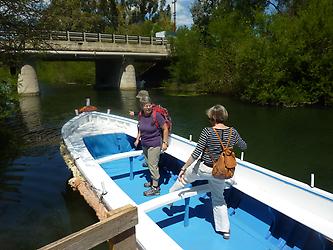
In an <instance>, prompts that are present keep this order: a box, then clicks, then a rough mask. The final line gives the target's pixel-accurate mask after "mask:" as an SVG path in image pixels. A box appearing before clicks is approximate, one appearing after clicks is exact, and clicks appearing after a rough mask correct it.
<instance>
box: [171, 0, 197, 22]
mask: <svg viewBox="0 0 333 250" xmlns="http://www.w3.org/2000/svg"><path fill="white" fill-rule="evenodd" d="M172 1H173V0H167V1H166V2H167V4H170V6H171V10H172V13H173V4H172ZM193 2H194V0H177V5H176V24H177V27H179V26H183V25H186V26H188V27H190V26H191V25H192V24H193V21H192V15H191V12H190V6H191V5H192V3H193Z"/></svg>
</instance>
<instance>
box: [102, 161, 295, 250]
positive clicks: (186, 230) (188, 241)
mask: <svg viewBox="0 0 333 250" xmlns="http://www.w3.org/2000/svg"><path fill="white" fill-rule="evenodd" d="M142 163H143V157H142V156H139V157H135V158H134V161H133V166H134V168H133V169H134V178H133V180H130V174H129V164H130V162H129V159H128V158H127V159H121V160H116V161H112V162H109V163H103V164H101V166H102V167H103V169H104V170H105V171H106V172H107V173H108V175H109V176H110V177H111V178H112V179H113V180H114V181H115V182H116V183H117V185H119V186H120V187H121V189H122V190H124V191H125V192H126V193H127V195H128V196H129V197H131V199H132V200H134V202H135V203H136V204H138V205H139V206H140V204H144V203H145V202H148V201H150V200H151V199H155V198H156V197H159V196H150V197H146V196H144V195H143V192H144V191H145V190H147V189H146V188H144V186H143V185H144V183H145V182H147V180H148V179H149V175H150V174H149V170H148V168H145V167H143V166H142ZM160 172H161V180H163V182H162V183H161V186H160V187H161V194H160V196H162V195H164V194H167V193H168V190H169V188H170V187H171V186H172V184H173V183H174V181H175V179H176V178H177V176H174V175H172V174H171V173H170V172H169V171H167V170H166V169H161V170H160ZM228 211H229V215H230V216H229V218H230V224H231V238H230V239H229V240H225V239H223V237H222V235H220V234H218V233H216V231H215V230H214V220H213V214H212V205H211V201H210V198H209V194H201V195H197V196H194V197H191V198H190V209H189V225H188V226H185V225H184V213H185V202H184V200H179V201H177V202H175V203H174V204H173V206H172V207H169V206H162V207H160V208H157V209H155V210H153V211H150V212H148V215H149V216H150V217H151V218H152V219H153V220H154V221H155V222H156V223H157V224H158V225H159V226H160V227H161V228H162V229H163V230H164V231H165V232H166V233H167V234H168V235H169V236H170V237H171V238H173V239H174V240H175V241H176V242H177V243H178V244H179V245H180V246H181V247H182V248H183V249H191V250H192V249H203V247H205V248H207V247H209V249H298V248H297V247H289V246H287V245H285V242H284V240H281V239H280V240H279V239H276V238H274V237H273V236H271V235H270V233H269V225H267V224H266V223H264V222H263V221H261V220H259V219H257V218H255V217H254V216H253V215H251V214H249V213H247V212H245V211H243V210H242V209H240V208H237V209H233V208H228ZM152 240H153V239H152ZM156 242H157V243H156V244H157V246H156V248H158V247H159V246H158V240H156Z"/></svg>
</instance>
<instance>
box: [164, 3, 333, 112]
mask: <svg viewBox="0 0 333 250" xmlns="http://www.w3.org/2000/svg"><path fill="white" fill-rule="evenodd" d="M197 2H202V3H201V4H203V1H197ZM245 2H247V1H245ZM245 2H244V1H242V0H236V1H231V0H230V1H229V0H225V1H219V2H218V3H217V2H214V1H207V2H205V4H206V7H207V5H209V4H215V5H214V6H215V7H214V8H206V9H204V11H202V10H201V12H200V11H197V12H196V15H199V16H194V20H196V22H195V23H194V27H193V28H192V30H189V31H187V33H189V34H191V32H194V31H195V30H199V32H200V33H199V34H198V32H196V33H197V37H196V38H195V39H187V40H185V39H184V38H183V37H179V35H178V37H177V40H179V42H178V43H177V42H176V43H175V46H176V47H175V49H174V51H175V52H176V53H175V55H177V57H178V58H179V57H184V56H188V58H195V60H196V62H195V63H192V64H191V65H193V66H195V67H194V68H191V72H189V70H188V68H186V67H184V65H186V64H185V63H184V62H186V60H187V59H178V60H177V61H176V62H175V64H174V65H172V66H171V67H170V69H171V70H172V75H174V76H176V77H174V78H175V80H176V79H178V81H179V82H182V80H180V79H182V78H181V77H183V75H187V74H188V75H189V76H190V79H191V81H192V82H193V81H196V82H200V83H201V85H202V86H204V87H205V89H206V90H207V91H209V92H213V93H223V94H233V95H237V96H239V97H241V98H242V99H245V100H248V101H250V102H255V103H260V104H273V105H284V106H297V105H303V104H314V103H322V104H326V105H332V104H333V15H332V13H333V2H332V1H331V0H309V1H288V0H280V1H277V5H276V6H274V8H275V9H276V10H277V11H276V12H274V11H273V12H271V13H267V12H266V11H264V10H265V6H267V5H268V4H269V3H268V1H255V4H251V5H249V4H246V3H245ZM242 3H243V4H242ZM200 6H201V7H205V5H200ZM208 7H209V6H208ZM207 10H209V11H210V12H205V11H207ZM193 13H194V12H193V11H192V14H193ZM203 13H204V14H203ZM205 17H206V19H205ZM207 17H209V18H207ZM200 20H201V22H199V21H200ZM181 41H182V42H181ZM186 43H187V45H189V44H190V47H191V48H194V49H189V48H187V47H186ZM197 43H199V44H197ZM177 46H179V48H177ZM198 49H200V52H199V51H198ZM180 62H183V63H180Z"/></svg>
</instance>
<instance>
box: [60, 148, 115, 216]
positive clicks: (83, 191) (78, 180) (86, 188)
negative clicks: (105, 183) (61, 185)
mask: <svg viewBox="0 0 333 250" xmlns="http://www.w3.org/2000/svg"><path fill="white" fill-rule="evenodd" d="M60 153H61V155H62V157H63V158H64V161H65V163H66V165H67V166H68V168H69V169H70V170H71V171H72V174H73V178H71V179H69V180H68V184H69V185H70V186H71V187H72V189H73V190H77V191H79V193H80V195H81V196H83V198H84V199H85V201H86V202H87V203H88V205H89V206H90V207H92V208H93V209H94V210H95V212H96V215H97V217H98V219H99V220H103V219H106V218H107V217H109V214H110V213H109V211H108V209H107V208H106V207H105V206H104V204H103V203H102V195H98V194H97V192H94V190H95V191H98V190H97V189H96V188H94V187H92V186H91V185H90V184H89V183H88V182H87V181H86V180H85V178H84V177H83V176H82V175H81V173H80V171H79V170H78V168H77V167H76V165H75V161H74V159H73V158H72V156H71V155H70V153H69V152H68V150H67V147H66V145H65V144H64V142H61V143H60Z"/></svg>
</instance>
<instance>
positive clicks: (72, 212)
mask: <svg viewBox="0 0 333 250" xmlns="http://www.w3.org/2000/svg"><path fill="white" fill-rule="evenodd" d="M150 93H151V97H152V100H153V101H154V102H155V103H159V104H162V105H163V106H165V107H167V108H168V110H169V112H170V113H171V115H172V119H173V124H174V125H173V132H174V133H176V134H178V135H181V136H183V137H187V138H188V137H189V136H190V135H193V140H197V139H198V136H199V133H200V131H201V129H202V128H203V127H205V126H208V125H209V123H208V120H207V117H206V115H205V110H206V109H207V108H209V107H211V106H212V105H214V104H217V103H220V104H223V105H224V106H225V107H226V108H227V110H228V111H229V121H228V124H229V125H231V126H234V127H235V128H237V130H238V131H239V133H240V134H241V136H242V137H243V139H244V140H246V142H247V143H248V150H247V151H246V152H245V157H244V159H245V160H247V161H249V162H252V163H256V164H258V165H260V166H262V167H265V168H268V169H271V170H274V171H276V172H278V173H280V174H283V175H286V176H289V177H292V178H295V179H297V180H300V181H303V182H305V183H310V174H311V173H314V174H315V186H316V187H319V188H321V189H324V190H326V191H330V192H333V166H332V165H333V164H332V161H331V154H332V149H333V141H332V139H333V127H332V124H333V109H330V108H320V107H302V108H293V109H286V108H278V107H262V106H257V105H251V104H248V103H242V102H240V101H238V100H233V99H230V98H226V97H221V96H182V95H179V94H178V93H166V92H164V91H163V90H151V91H150ZM135 95H136V91H120V90H100V91H96V90H94V89H93V88H92V87H91V86H82V85H75V84H71V85H50V84H42V85H41V96H39V97H25V98H21V100H20V103H21V112H20V114H19V117H20V119H17V120H15V121H14V122H12V123H11V124H10V126H11V127H12V128H14V130H15V133H16V135H17V137H19V138H20V140H19V142H20V143H19V144H20V145H18V148H20V150H19V151H18V152H19V153H18V154H17V156H16V157H15V158H14V159H11V160H7V161H4V160H2V161H0V163H1V166H0V222H1V223H0V246H1V249H36V248H38V247H41V246H43V245H46V244H48V243H50V242H52V241H55V240H57V239H59V238H61V237H64V236H65V235H68V234H70V233H72V232H75V231H77V230H79V229H82V228H83V227H86V226H88V225H90V224H92V223H94V222H97V219H96V217H95V215H94V211H92V209H90V208H89V207H88V205H86V203H85V202H84V201H83V199H82V198H81V197H80V196H79V195H78V193H77V192H74V191H72V190H71V189H70V188H69V187H68V185H67V181H68V179H69V178H70V177H71V173H70V171H69V170H68V169H67V167H66V165H65V163H64V161H63V159H62V157H61V156H60V153H59V142H60V130H61V126H62V125H63V124H64V123H65V122H66V121H67V120H68V119H70V118H71V117H73V116H74V110H75V109H76V108H79V107H82V106H84V104H85V98H86V97H87V96H89V97H90V98H91V102H92V105H95V106H97V107H98V108H99V110H100V111H102V112H106V110H107V109H108V108H110V109H111V112H112V113H114V114H119V115H124V116H128V110H137V103H136V99H135ZM237 153H238V157H239V153H240V152H237ZM254 181H255V180H254Z"/></svg>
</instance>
